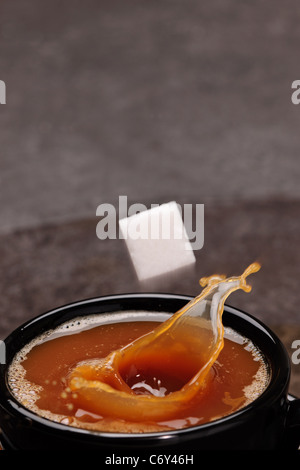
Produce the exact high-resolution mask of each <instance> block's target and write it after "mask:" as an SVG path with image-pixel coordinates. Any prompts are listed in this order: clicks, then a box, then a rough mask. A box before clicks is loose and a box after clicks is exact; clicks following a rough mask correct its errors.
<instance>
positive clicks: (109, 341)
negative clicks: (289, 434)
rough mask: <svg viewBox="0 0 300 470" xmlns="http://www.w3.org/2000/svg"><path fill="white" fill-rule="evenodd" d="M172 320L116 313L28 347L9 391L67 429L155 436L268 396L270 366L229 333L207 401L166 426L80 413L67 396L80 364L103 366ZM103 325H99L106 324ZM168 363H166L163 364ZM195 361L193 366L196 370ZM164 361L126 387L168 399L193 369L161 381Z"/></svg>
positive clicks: (13, 369) (199, 400) (79, 322)
mask: <svg viewBox="0 0 300 470" xmlns="http://www.w3.org/2000/svg"><path fill="white" fill-rule="evenodd" d="M168 315H169V314H158V313H156V312H154V313H151V312H116V313H113V314H101V315H93V316H90V317H87V318H78V319H75V320H73V321H72V322H70V323H68V324H64V325H62V326H61V327H59V328H57V329H56V330H53V331H49V332H47V333H45V334H44V335H42V336H41V337H38V338H36V339H35V340H34V341H32V342H31V343H30V344H28V345H27V346H26V347H25V348H24V349H23V350H22V351H20V352H19V354H18V355H17V356H16V357H15V359H14V361H13V362H12V364H11V366H10V368H9V384H10V388H11V391H12V393H13V394H14V395H15V397H16V398H17V400H18V401H20V402H21V403H22V404H23V405H24V406H25V407H27V408H29V409H30V410H32V411H34V412H35V413H37V414H39V415H41V416H44V417H47V418H48V419H51V420H53V421H57V422H61V423H63V424H67V425H71V426H75V427H81V428H86V429H93V430H99V431H108V432H109V431H113V432H152V431H160V430H171V429H181V428H186V427H190V426H195V425H199V424H202V423H205V422H209V421H212V420H215V419H218V418H221V417H223V416H227V415H228V414H231V413H233V412H234V411H237V410H239V409H240V408H242V407H244V406H246V405H247V404H249V403H251V402H252V401H253V400H255V398H257V397H258V396H259V395H260V394H261V393H262V392H263V391H264V390H265V388H266V386H267V385H268V381H269V373H268V365H267V363H266V361H265V360H264V358H263V356H262V354H261V352H260V351H259V350H258V349H257V348H256V347H255V345H254V344H253V343H252V342H251V341H250V340H248V339H247V338H244V337H242V336H241V335H240V334H238V333H236V332H235V331H233V330H232V329H229V328H225V338H224V347H223V349H222V351H221V353H220V355H219V357H218V359H217V361H216V362H215V364H214V365H213V367H212V369H211V371H210V377H209V381H208V385H207V390H206V393H204V394H203V393H202V394H201V395H199V396H196V397H195V398H194V399H193V400H191V403H190V404H189V406H188V407H187V408H186V407H185V408H184V409H183V410H182V411H180V412H178V413H177V415H176V416H175V417H174V418H173V419H170V420H167V421H160V422H155V421H153V422H152V421H149V420H148V421H147V422H144V423H135V422H134V421H130V420H126V421H124V420H121V419H117V418H115V417H114V418H112V417H110V416H109V414H107V415H102V416H100V415H97V414H95V413H93V412H91V411H90V410H89V409H88V408H87V407H81V406H79V405H78V401H77V400H76V398H77V397H76V395H75V394H74V393H72V392H71V390H68V387H67V383H68V376H69V374H70V373H71V371H72V370H73V368H74V367H76V365H77V364H79V363H81V362H83V361H90V360H93V359H101V358H104V357H106V356H107V355H108V354H109V353H110V352H111V351H113V350H115V349H117V348H120V347H122V346H125V345H126V344H128V343H130V342H132V341H134V340H135V339H136V338H138V337H140V336H142V335H144V334H146V333H148V332H149V331H151V330H153V329H154V328H155V327H156V326H157V324H158V323H157V322H158V321H163V320H164V319H165V318H167V316H168ZM100 322H101V324H100ZM161 362H163V358H161ZM192 362H193V358H191V363H192ZM159 363H160V361H159V358H155V360H154V361H149V368H148V370H147V371H143V372H144V375H142V374H141V373H140V371H138V370H134V371H129V370H126V371H124V379H125V380H126V381H127V383H128V385H129V386H130V387H131V389H132V390H133V391H134V392H135V393H137V394H150V395H151V394H156V393H157V394H158V396H161V397H162V400H163V397H164V396H165V395H166V394H169V393H172V392H173V391H174V390H178V389H179V388H180V387H181V386H182V385H184V382H185V381H186V380H187V370H189V364H186V367H184V364H178V367H174V368H173V370H172V369H171V370H169V371H168V373H166V374H165V376H158V375H157V370H158V369H159Z"/></svg>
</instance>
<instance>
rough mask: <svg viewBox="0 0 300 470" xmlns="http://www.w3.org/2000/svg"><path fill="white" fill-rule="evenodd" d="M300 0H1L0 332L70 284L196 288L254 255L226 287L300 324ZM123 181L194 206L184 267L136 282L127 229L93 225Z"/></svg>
mask: <svg viewBox="0 0 300 470" xmlns="http://www.w3.org/2000/svg"><path fill="white" fill-rule="evenodd" d="M298 6H299V5H298V2H297V1H296V0H287V1H286V2H284V4H283V3H282V2H280V1H279V0H275V1H273V2H264V1H262V0H253V1H251V2H250V1H245V2H235V1H233V0H215V1H214V2H208V1H204V2H200V1H197V0H195V1H193V0H185V1H184V2H183V1H182V0H159V1H158V0H152V1H142V0H139V1H134V0H113V1H108V0H107V1H105V0H86V1H84V2H82V1H79V0H72V1H71V0H52V1H51V2H49V1H44V0H27V1H26V2H24V1H23V0H3V1H2V2H1V6H0V79H1V80H4V81H5V83H6V86H7V104H6V105H0V204H1V205H0V289H1V297H0V335H1V337H2V336H5V335H6V334H8V333H9V332H10V331H11V329H13V328H14V327H16V326H17V325H19V324H20V323H21V322H23V321H25V320H26V319H28V318H31V317H33V316H35V315H37V314H39V313H42V312H44V311H46V310H49V309H51V308H53V307H56V306H58V305H61V304H65V303H68V302H72V301H74V300H79V299H82V298H87V297H93V296H98V295H104V294H111V293H120V292H133V291H141V290H153V289H154V288H155V289H156V290H159V291H167V292H168V291H169V292H177V293H182V294H193V295H194V294H196V293H197V292H198V290H199V287H198V284H197V283H198V279H199V278H200V277H201V276H203V275H209V274H213V273H215V272H220V271H222V272H224V273H226V274H228V275H232V274H239V273H241V272H242V271H243V270H244V268H245V267H246V266H247V265H248V264H249V263H251V262H252V261H254V260H256V259H258V260H260V261H261V263H262V270H261V271H260V273H258V274H257V275H255V277H253V292H252V293H251V294H244V293H236V294H234V297H232V299H230V302H229V303H231V304H232V305H235V306H237V307H240V308H243V309H244V310H247V311H248V312H249V313H251V314H253V315H255V316H257V317H258V318H260V319H262V320H263V321H264V322H266V323H267V324H268V325H271V326H272V327H274V328H275V329H276V331H278V333H279V334H280V336H281V337H282V338H283V340H284V341H285V343H286V345H287V347H288V348H290V346H291V342H292V340H294V339H299V338H300V315H299V310H298V309H299V302H300V290H299V287H298V279H299V266H300V256H299V250H298V240H299V229H300V220H299V214H300V185H299V177H300V165H299V150H300V137H299V125H300V106H295V105H293V104H292V102H291V94H292V90H291V84H292V82H293V81H294V80H297V79H300V72H299V64H298V62H299V61H298V58H299V40H300V29H299V20H300V17H299V16H300V13H299V8H298ZM119 195H127V196H128V201H129V203H134V202H141V203H145V204H146V205H150V204H151V203H162V202H168V201H171V200H176V201H177V202H178V203H180V204H184V203H192V204H197V203H199V204H200V203H201V204H205V242H204V248H203V249H202V250H199V251H197V253H196V257H197V265H196V272H195V273H194V274H193V275H192V276H190V277H189V276H185V277H177V278H176V277H175V279H174V278H173V279H167V278H166V279H165V280H164V281H162V282H160V284H159V286H153V285H150V284H149V285H146V286H145V285H144V286H141V285H139V283H138V282H137V280H136V277H135V273H134V272H133V269H132V266H131V264H130V260H129V258H128V255H127V252H126V248H125V246H124V244H123V243H122V241H120V240H106V241H100V240H99V239H97V237H96V224H97V221H98V220H97V217H96V208H97V206H98V205H99V204H101V203H104V202H106V203H112V204H117V202H118V197H119ZM251 280H252V279H251ZM289 350H290V349H289ZM298 368H300V366H298ZM297 371H298V369H297ZM299 384H300V381H299V383H298V385H299ZM298 389H299V388H298ZM299 393H300V390H299Z"/></svg>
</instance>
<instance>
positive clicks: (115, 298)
mask: <svg viewBox="0 0 300 470" xmlns="http://www.w3.org/2000/svg"><path fill="white" fill-rule="evenodd" d="M193 297H194V296H189V295H181V294H166V293H151V292H150V293H148V292H146V293H125V294H115V295H105V296H100V297H93V298H88V299H84V300H79V301H75V302H72V303H68V304H65V305H63V306H60V307H57V308H54V309H51V310H49V311H47V312H45V313H42V314H40V315H37V316H35V317H33V318H32V319H29V320H28V321H26V322H24V323H23V324H21V325H20V326H19V327H17V328H16V329H14V330H13V331H12V332H11V333H10V334H9V335H8V336H7V337H6V339H5V340H4V342H5V343H6V344H7V345H8V348H9V346H10V345H12V344H13V343H14V340H15V339H16V338H18V337H19V338H20V337H21V338H22V339H23V340H24V338H25V337H26V334H27V333H28V332H29V333H30V332H32V331H35V330H36V329H37V327H38V326H39V324H41V323H43V322H46V323H47V322H48V321H49V322H50V321H51V319H53V318H56V319H57V317H59V315H60V314H61V313H64V312H67V313H68V312H70V311H73V310H74V312H75V311H76V309H80V308H81V307H83V306H84V307H87V308H88V307H89V306H94V307H95V306H98V305H100V304H102V305H105V303H106V304H107V302H108V303H109V304H110V307H111V306H112V305H113V304H114V303H115V304H116V305H119V306H121V305H120V303H122V302H124V301H125V300H126V301H135V300H138V301H142V302H145V301H146V299H148V301H153V300H154V301H161V302H164V301H174V302H176V301H178V302H181V303H183V302H188V301H190V300H191V299H192V298H193ZM124 310H130V308H128V307H127V308H126V309H125V308H124ZM131 310H135V309H133V308H131ZM143 310H149V311H150V310H151V311H155V310H153V309H147V308H143ZM117 311H118V312H119V311H120V308H114V309H113V310H109V311H107V310H103V311H101V312H100V311H98V314H101V313H113V312H117ZM157 311H158V312H159V310H157ZM161 312H166V310H165V309H161ZM95 313H96V312H95ZM170 313H173V312H170ZM91 314H92V313H91ZM79 316H81V315H80V314H79V312H77V315H74V316H71V317H70V320H71V318H77V317H79ZM82 316H85V314H84V315H82ZM226 317H227V321H228V320H229V319H230V317H231V318H238V319H239V321H240V322H241V323H245V324H246V323H247V324H248V325H249V326H251V328H252V329H253V330H254V329H255V330H256V331H257V333H259V334H260V336H261V338H265V339H267V340H268V341H269V343H270V344H273V348H276V351H277V354H278V357H277V362H278V364H279V363H281V364H282V366H281V367H277V368H276V370H275V366H274V362H272V361H274V359H275V358H274V355H271V357H269V356H268V355H267V354H266V356H267V359H268V360H269V361H271V363H272V373H271V377H270V382H269V384H268V386H267V387H266V389H265V390H264V391H263V392H262V394H261V395H259V396H258V397H257V398H256V399H255V400H253V401H252V402H251V403H249V404H248V405H246V406H245V407H243V408H241V409H240V410H237V411H235V412H234V413H231V414H229V415H227V416H224V417H221V418H218V419H215V420H213V421H210V422H206V423H203V424H199V425H195V426H191V427H187V428H183V429H175V430H166V431H155V432H146V433H125V432H120V433H117V432H108V431H106V432H104V431H94V430H88V429H84V428H77V427H74V426H70V425H67V424H63V423H58V422H56V421H52V420H50V419H48V418H45V417H42V416H39V415H38V414H36V413H34V412H33V411H31V410H29V409H28V408H26V407H25V406H24V405H22V404H21V403H20V402H18V400H17V399H16V398H15V397H14V395H13V394H12V392H11V391H10V389H9V385H8V380H7V371H8V368H9V365H10V363H11V360H12V359H13V357H14V355H15V354H16V353H17V352H18V351H19V350H20V349H21V348H18V349H17V350H16V351H15V353H14V354H12V357H11V359H10V360H9V361H8V362H7V363H6V364H0V378H1V380H0V411H1V408H2V410H3V409H4V410H5V411H7V412H9V413H10V414H13V415H14V416H16V415H17V416H18V417H19V418H21V417H23V418H24V419H25V420H30V421H31V422H32V423H34V425H35V426H37V427H39V428H40V429H44V430H47V431H48V432H55V433H62V434H63V435H65V436H69V437H71V436H74V438H80V437H83V438H85V439H86V438H87V439H95V438H96V439H99V438H101V439H102V440H107V441H112V440H114V441H120V440H121V441H123V442H127V441H128V440H131V439H135V440H142V441H146V440H152V439H157V438H164V439H167V438H168V439H172V438H173V437H174V436H176V438H178V436H184V435H188V436H190V435H191V433H199V432H207V431H208V430H211V432H214V430H215V429H216V428H218V427H219V426H225V427H226V426H229V425H231V423H233V422H235V421H236V420H239V419H240V418H241V417H246V416H247V415H248V414H249V413H252V412H253V408H255V410H256V411H257V412H258V411H259V409H260V407H262V406H265V405H266V403H268V404H269V405H272V403H274V402H276V400H277V399H278V398H279V396H280V395H282V391H283V390H286V391H287V388H288V385H289V381H290V360H289V356H288V353H287V351H286V349H285V347H284V345H283V344H282V342H281V340H280V339H279V338H278V336H277V335H276V334H275V333H274V332H273V331H272V330H271V329H270V328H269V327H268V326H267V325H265V324H264V323H263V322H262V321H261V320H259V319H257V318H256V317H254V316H253V315H251V314H249V313H246V312H244V311H243V310H241V309H239V308H235V307H232V306H230V305H228V304H225V306H224V313H223V319H224V320H225V321H224V325H225V326H231V325H226V323H227V321H226ZM64 322H65V321H64V320H62V321H60V322H58V324H57V326H58V325H59V324H62V323H64ZM232 328H233V329H234V327H233V326H232ZM50 329H52V327H51V325H50V323H49V324H48V328H46V329H45V330H44V331H47V330H50ZM44 331H42V332H41V331H40V333H39V334H41V333H43V332H44ZM36 336H38V335H37V334H35V335H32V336H31V337H29V338H28V339H27V341H24V344H23V346H25V345H26V344H28V343H29V342H30V341H31V340H32V339H33V338H34V337H36ZM248 338H249V339H250V340H252V341H253V338H251V336H250V335H249V336H248ZM260 349H262V348H260ZM275 372H276V373H275Z"/></svg>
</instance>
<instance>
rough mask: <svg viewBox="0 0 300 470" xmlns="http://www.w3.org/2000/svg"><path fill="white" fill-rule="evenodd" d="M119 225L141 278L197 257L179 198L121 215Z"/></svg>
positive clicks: (185, 264)
mask: <svg viewBox="0 0 300 470" xmlns="http://www.w3.org/2000/svg"><path fill="white" fill-rule="evenodd" d="M119 227H120V231H121V234H122V238H124V239H125V242H126V245H127V248H128V251H129V254H130V257H131V260H132V263H133V265H134V268H135V270H136V274H137V276H138V278H139V280H140V281H144V280H146V279H149V278H153V277H156V276H160V275H163V274H167V273H171V272H173V271H176V270H178V269H180V268H185V267H188V266H189V265H192V264H194V263H195V261H196V259H195V255H194V252H193V249H192V246H191V243H190V241H189V238H188V236H187V233H186V229H185V226H184V223H183V220H182V216H181V211H180V208H179V207H178V205H177V203H176V202H169V203H167V204H161V205H160V206H157V207H153V208H152V209H149V210H145V211H143V212H140V213H138V214H134V215H132V216H130V217H127V218H124V219H121V220H120V221H119Z"/></svg>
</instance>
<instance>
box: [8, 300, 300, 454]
mask: <svg viewBox="0 0 300 470" xmlns="http://www.w3.org/2000/svg"><path fill="white" fill-rule="evenodd" d="M189 300H191V297H188V296H181V295H172V294H170V295H169V294H125V295H115V296H106V297H100V298H96V299H89V300H84V301H81V302H76V303H73V304H70V305H66V306H63V307H60V308H57V309H55V310H53V311H50V312H47V313H45V314H43V315H40V316H39V317H36V318H34V319H32V320H30V321H28V322H27V323H25V324H23V325H22V326H20V327H19V328H18V329H16V330H15V331H13V332H12V333H11V334H10V335H9V336H8V337H7V338H6V340H5V345H6V364H2V365H1V368H0V428H1V430H2V436H1V439H2V440H3V445H4V448H6V449H14V450H50V449H51V450H53V449H54V450H56V449H57V450H61V449H64V450H68V449H70V450H71V449H81V450H97V451H100V452H103V453H106V454H110V453H112V452H114V453H118V455H122V454H123V455H124V454H126V455H130V453H131V454H132V455H133V454H134V453H137V454H144V453H147V452H149V453H153V452H155V453H156V454H157V453H158V452H161V453H164V454H165V453H166V452H173V453H174V452H176V453H177V454H178V453H179V452H187V451H188V452H190V453H193V452H194V451H199V450H214V449H216V450H222V449H224V450H235V449H236V450H238V449H245V450H246V449H255V450H256V449H257V450H258V449H266V450H278V449H297V448H298V447H299V445H300V400H298V399H291V397H290V396H289V395H288V387H289V380H290V361H289V357H288V354H287V351H286V350H285V348H284V346H283V344H282V343H281V341H280V340H279V339H278V338H277V336H276V335H275V334H274V333H273V332H272V331H271V330H270V329H269V328H267V327H266V326H265V325H264V324H263V323H262V322H260V321H258V320H257V319H255V318H253V317H252V316H251V315H249V314H247V313H244V312H242V311H240V310H237V309H235V308H233V307H230V306H227V305H226V306H225V309H224V313H223V323H224V326H229V327H231V328H233V329H234V330H236V331H237V332H238V333H240V334H241V335H243V336H246V337H247V338H249V339H250V340H251V341H252V342H253V343H254V344H255V345H256V346H257V347H258V348H259V349H260V350H261V352H262V353H263V354H264V356H265V357H266V359H267V361H268V364H269V367H270V383H269V385H268V387H267V389H266V390H265V391H264V392H263V393H262V394H261V395H260V396H259V397H258V398H257V399H255V400H254V401H253V402H252V403H251V404H250V405H248V406H246V407H244V408H243V409H241V410H239V411H237V412H235V413H233V414H231V415H229V416H226V417H224V418H221V419H218V420H215V421H213V422H209V423H206V424H203V425H200V426H194V427H191V428H186V429H181V430H176V431H170V432H169V431H168V432H155V433H142V434H126V433H111V432H106V433H104V432H89V431H87V430H83V429H77V428H72V427H70V426H67V425H64V424H60V423H55V422H52V421H50V420H47V419H45V418H42V417H40V416H38V415H36V414H35V413H33V412H31V411H29V410H28V409H26V408H24V407H23V406H22V405H21V404H20V403H18V402H17V400H16V399H15V397H14V396H13V395H12V393H11V392H10V390H9V387H8V383H7V372H8V367H9V365H10V363H11V361H12V360H13V358H14V356H15V354H16V353H17V352H18V351H19V350H20V349H21V348H23V347H24V346H25V345H26V344H27V343H29V342H30V341H31V340H32V339H34V338H35V337H37V336H39V335H40V334H41V333H43V332H45V331H47V330H50V329H52V328H55V327H57V326H59V325H60V324H62V323H64V322H67V321H70V320H72V319H73V318H76V317H80V316H88V315H94V314H99V315H101V314H102V313H108V312H117V311H125V310H126V311H128V310H132V311H136V310H142V311H151V312H170V313H173V312H176V311H177V310H178V309H179V308H181V307H182V306H183V305H185V304H186V303H187V302H188V301H189Z"/></svg>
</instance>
